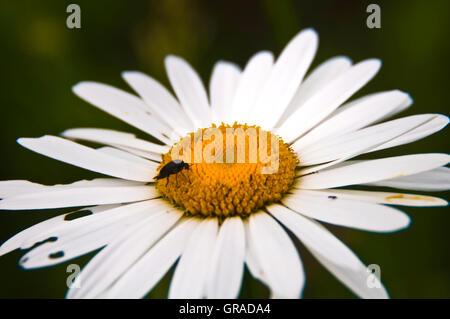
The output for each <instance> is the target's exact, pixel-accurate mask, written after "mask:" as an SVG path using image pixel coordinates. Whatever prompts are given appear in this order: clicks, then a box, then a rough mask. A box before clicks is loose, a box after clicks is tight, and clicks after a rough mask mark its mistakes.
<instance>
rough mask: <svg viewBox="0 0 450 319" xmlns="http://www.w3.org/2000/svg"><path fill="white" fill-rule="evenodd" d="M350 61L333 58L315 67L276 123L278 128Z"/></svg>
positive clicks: (347, 66) (343, 58)
mask: <svg viewBox="0 0 450 319" xmlns="http://www.w3.org/2000/svg"><path fill="white" fill-rule="evenodd" d="M351 65H352V61H351V60H350V59H349V58H347V57H341V56H338V57H334V58H331V59H329V60H327V61H325V62H323V63H322V64H321V65H319V66H318V67H316V68H315V69H314V70H313V71H312V72H311V74H310V75H308V77H307V78H306V79H305V81H303V82H302V83H301V84H300V87H299V88H298V89H297V92H296V93H295V95H294V97H293V98H292V100H291V102H290V103H289V106H288V107H287V108H286V110H285V111H284V113H283V115H282V117H281V118H280V120H279V121H278V125H277V126H278V127H279V126H280V125H281V124H283V123H284V121H285V120H286V119H287V118H289V116H291V114H292V113H294V112H295V111H296V110H297V109H298V108H299V107H301V106H302V105H303V103H305V102H306V101H307V100H308V99H309V98H310V97H312V96H313V95H314V94H315V93H316V92H318V91H319V90H321V89H322V88H323V87H325V86H326V85H327V84H328V83H329V82H331V81H332V80H333V79H335V78H336V77H338V76H339V75H341V74H342V73H344V72H345V71H346V70H348V69H349V68H350V66H351Z"/></svg>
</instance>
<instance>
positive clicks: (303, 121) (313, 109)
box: [277, 59, 381, 143]
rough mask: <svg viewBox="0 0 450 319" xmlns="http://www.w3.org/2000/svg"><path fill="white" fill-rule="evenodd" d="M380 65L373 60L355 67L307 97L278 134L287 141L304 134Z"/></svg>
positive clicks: (361, 84) (355, 89)
mask: <svg viewBox="0 0 450 319" xmlns="http://www.w3.org/2000/svg"><path fill="white" fill-rule="evenodd" d="M380 65H381V63H380V61H379V60H374V59H371V60H366V61H363V62H360V63H358V64H355V65H354V66H352V67H351V68H350V69H349V70H347V71H346V72H344V73H343V74H342V75H341V76H339V77H337V78H336V79H334V80H333V81H332V82H330V83H329V84H328V85H327V86H325V87H324V88H323V89H322V90H320V91H318V92H317V93H316V94H315V95H314V96H312V97H311V98H310V99H308V101H306V102H305V103H304V104H303V105H302V107H300V108H299V109H298V110H297V111H296V112H294V114H292V115H291V116H290V117H289V118H288V119H287V120H286V122H284V123H283V125H282V126H281V127H280V128H279V129H278V130H277V134H279V135H280V136H281V137H282V138H283V139H284V141H286V142H288V143H291V142H293V141H294V140H295V139H296V138H297V137H299V136H301V135H303V134H305V133H306V132H307V131H308V130H310V129H311V128H313V127H314V126H315V125H317V124H319V123H320V122H321V121H322V120H323V119H325V118H326V117H327V116H328V115H330V113H331V112H333V111H334V110H335V109H336V108H337V107H338V106H339V105H341V104H342V103H343V102H345V101H346V100H347V99H348V98H349V97H350V96H352V95H353V94H354V93H355V92H356V91H358V90H359V89H360V88H361V87H363V86H364V85H365V84H366V83H367V82H368V81H369V80H370V79H371V78H373V77H374V76H375V74H376V73H377V72H378V70H379V68H380Z"/></svg>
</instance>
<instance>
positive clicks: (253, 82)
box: [229, 51, 273, 124]
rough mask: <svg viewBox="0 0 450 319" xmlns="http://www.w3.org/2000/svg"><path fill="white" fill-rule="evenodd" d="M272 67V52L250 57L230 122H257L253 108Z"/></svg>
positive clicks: (259, 53) (235, 97)
mask: <svg viewBox="0 0 450 319" xmlns="http://www.w3.org/2000/svg"><path fill="white" fill-rule="evenodd" d="M272 67H273V54H272V52H268V51H261V52H258V53H256V54H255V55H254V56H252V57H251V58H250V60H249V61H248V62H247V65H246V66H245V69H244V70H243V71H242V74H241V78H240V80H239V84H238V86H237V88H236V93H235V96H234V100H233V106H232V107H231V111H232V113H231V115H230V119H229V121H230V122H233V121H237V122H238V123H246V122H249V123H253V122H255V118H254V117H255V116H254V115H255V114H254V112H253V110H254V108H255V107H256V106H255V102H256V98H257V97H258V94H259V93H260V92H261V89H262V87H263V84H264V82H265V81H266V80H267V76H268V75H269V72H270V70H271V69H272ZM229 124H233V123H229ZM253 124H255V123H253Z"/></svg>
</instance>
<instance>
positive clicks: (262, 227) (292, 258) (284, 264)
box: [245, 213, 305, 298]
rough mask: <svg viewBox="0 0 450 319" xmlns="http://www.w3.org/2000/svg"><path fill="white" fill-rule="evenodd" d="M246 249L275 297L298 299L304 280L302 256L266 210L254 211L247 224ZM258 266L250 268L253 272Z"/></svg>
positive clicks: (257, 276) (258, 276) (259, 276)
mask: <svg viewBox="0 0 450 319" xmlns="http://www.w3.org/2000/svg"><path fill="white" fill-rule="evenodd" d="M245 226H246V233H247V249H248V250H249V251H248V254H249V255H250V256H251V258H252V259H251V260H252V261H253V262H254V263H257V265H258V268H257V269H260V270H261V271H262V272H263V274H264V275H263V276H261V275H260V274H258V273H256V274H255V273H253V272H252V274H253V275H254V276H255V277H256V278H260V279H262V278H264V279H265V282H264V283H265V284H266V285H268V286H269V288H270V290H271V296H272V297H276V298H299V297H300V295H301V292H302V289H303V285H304V283H305V276H304V272H303V266H302V263H301V261H300V256H299V255H298V252H297V250H296V248H295V246H294V244H293V243H292V240H291V239H290V238H289V236H288V235H287V233H286V232H285V231H284V230H283V228H282V227H281V226H280V225H279V224H278V223H277V222H276V221H275V220H274V219H273V218H271V217H270V216H269V215H267V214H266V213H259V214H252V215H250V217H249V219H248V221H247V222H246V223H245ZM255 268H256V267H254V266H253V267H251V268H250V267H249V269H250V271H252V270H254V269H255Z"/></svg>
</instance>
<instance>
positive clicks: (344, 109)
mask: <svg viewBox="0 0 450 319" xmlns="http://www.w3.org/2000/svg"><path fill="white" fill-rule="evenodd" d="M411 103H412V99H411V97H410V96H409V95H408V94H407V93H404V92H401V91H398V90H394V91H388V92H380V93H375V94H371V95H368V96H365V97H362V98H359V99H357V100H355V101H353V102H350V103H348V104H346V105H343V106H341V107H340V108H338V109H337V110H336V111H335V112H334V113H333V114H332V115H331V117H330V118H329V119H327V120H325V121H324V122H323V123H321V124H319V125H318V126H317V127H315V128H313V129H312V130H311V131H310V132H308V133H307V134H306V135H305V136H303V137H302V138H301V139H299V140H298V141H296V142H295V143H294V144H293V145H292V147H293V148H294V149H295V150H296V151H297V152H300V151H302V150H303V149H304V148H305V147H307V146H309V145H312V144H314V143H316V142H317V141H319V140H322V139H326V138H328V137H332V136H339V135H343V134H345V133H349V132H352V131H356V130H358V129H360V128H363V127H365V126H367V125H369V124H372V123H375V122H377V121H379V120H380V119H381V118H383V117H384V116H385V115H386V114H389V113H391V112H392V111H393V110H395V109H396V108H397V107H398V106H399V105H410V104H411Z"/></svg>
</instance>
